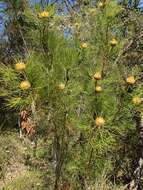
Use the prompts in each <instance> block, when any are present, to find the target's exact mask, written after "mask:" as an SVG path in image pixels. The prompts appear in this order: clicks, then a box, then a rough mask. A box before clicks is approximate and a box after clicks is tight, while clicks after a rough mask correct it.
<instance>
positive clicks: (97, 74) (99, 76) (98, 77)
mask: <svg viewBox="0 0 143 190" xmlns="http://www.w3.org/2000/svg"><path fill="white" fill-rule="evenodd" d="M93 77H94V79H96V80H101V78H102V76H101V73H100V72H96V73H95V74H94V76H93Z"/></svg>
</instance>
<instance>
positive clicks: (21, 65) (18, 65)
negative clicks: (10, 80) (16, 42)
mask: <svg viewBox="0 0 143 190" xmlns="http://www.w3.org/2000/svg"><path fill="white" fill-rule="evenodd" d="M25 68H26V65H25V64H24V63H23V62H18V63H16V64H15V69H16V71H23V70H25Z"/></svg>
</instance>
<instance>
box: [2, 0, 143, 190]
mask: <svg viewBox="0 0 143 190" xmlns="http://www.w3.org/2000/svg"><path fill="white" fill-rule="evenodd" d="M130 14H131V13H130V11H129V13H128V12H126V10H124V8H123V7H122V6H120V5H118V4H117V3H116V2H115V1H108V2H106V3H104V2H103V3H101V2H99V4H97V5H96V7H94V6H93V7H90V5H89V6H85V7H84V6H83V8H82V10H81V12H80V13H78V14H76V13H74V16H73V14H72V15H70V16H69V15H66V16H65V15H64V16H63V15H60V14H58V13H56V8H55V7H50V6H48V7H46V8H45V10H44V12H43V10H41V8H40V6H36V7H35V9H34V10H31V9H30V8H27V9H26V10H25V12H24V15H25V21H26V23H27V24H28V25H29V28H28V31H27V36H26V37H25V46H26V47H29V48H28V53H27V55H26V57H25V59H24V60H22V59H21V60H20V59H19V60H16V61H15V63H14V64H12V65H11V66H9V65H8V66H6V65H3V64H1V67H0V85H1V89H0V96H1V97H4V98H5V102H6V106H8V108H9V109H12V110H15V109H16V110H17V111H20V110H21V109H25V108H28V109H32V105H33V104H34V105H35V108H36V110H35V112H36V120H37V123H38V127H37V132H38V134H39V136H40V135H41V134H42V135H43V136H44V137H45V138H47V139H50V142H51V143H50V144H48V147H49V149H52V151H49V154H50V157H51V160H52V161H51V165H52V167H53V172H54V175H55V180H53V179H51V180H52V181H54V182H53V183H54V188H55V190H56V189H58V186H59V185H60V183H61V182H62V181H68V182H69V183H70V184H71V185H72V186H73V187H74V189H86V185H88V183H90V182H91V181H93V182H94V179H95V178H97V177H98V176H100V175H101V174H102V173H103V172H105V173H107V174H108V175H109V176H110V177H111V178H112V177H113V178H114V177H115V176H116V177H117V176H118V173H119V172H120V173H123V172H124V173H125V174H121V175H126V172H127V170H126V169H125V168H124V167H123V165H124V163H125V162H124V158H122V157H126V156H127V155H126V153H127V154H128V153H130V146H127V144H126V142H125V146H124V145H123V144H124V143H123V142H124V141H128V140H129V139H128V138H129V137H128V136H129V135H131V141H136V139H135V138H134V134H135V133H136V128H135V122H134V116H135V114H136V113H137V112H142V104H141V102H142V96H143V94H142V93H143V92H142V83H141V82H142V78H141V74H142V70H141V65H138V64H136V63H135V64H134V65H133V66H131V65H130V63H126V62H125V60H126V59H125V57H126V56H127V55H128V50H129V49H130V48H131V47H132V45H134V43H135V42H136V40H137V39H138V40H140V37H141V36H140V37H139V36H138V37H137V38H135V34H136V32H135V31H134V30H135V25H136V23H137V21H134V19H133V18H132V14H131V15H130ZM133 14H134V15H135V16H136V15H139V14H138V13H136V12H135V13H134V12H133ZM67 31H68V32H67ZM17 64H20V65H21V64H24V69H19V68H18V66H17ZM129 144H130V145H131V144H132V142H130V143H129ZM133 144H134V143H133ZM126 148H128V150H129V152H128V150H126ZM123 150H124V153H123ZM119 151H120V152H121V154H120V155H119V154H118V152H119ZM45 159H46V158H45ZM127 164H129V165H130V164H131V163H130V160H129V163H127ZM131 172H132V171H131ZM127 175H129V174H127Z"/></svg>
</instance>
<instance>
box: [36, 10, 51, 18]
mask: <svg viewBox="0 0 143 190" xmlns="http://www.w3.org/2000/svg"><path fill="white" fill-rule="evenodd" d="M49 15H50V14H49V12H48V11H43V12H41V13H39V14H38V16H39V18H48V17H49Z"/></svg>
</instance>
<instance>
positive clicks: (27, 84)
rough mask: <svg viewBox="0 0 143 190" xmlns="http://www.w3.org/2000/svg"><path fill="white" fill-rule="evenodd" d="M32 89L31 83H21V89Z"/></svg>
mask: <svg viewBox="0 0 143 190" xmlns="http://www.w3.org/2000/svg"><path fill="white" fill-rule="evenodd" d="M30 87H31V84H30V82H29V81H27V80H25V81H22V82H21V83H20V88H21V89H22V90H28V89H29V88H30Z"/></svg>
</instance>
